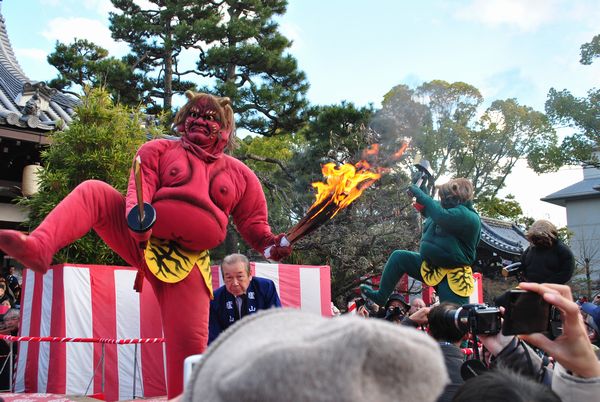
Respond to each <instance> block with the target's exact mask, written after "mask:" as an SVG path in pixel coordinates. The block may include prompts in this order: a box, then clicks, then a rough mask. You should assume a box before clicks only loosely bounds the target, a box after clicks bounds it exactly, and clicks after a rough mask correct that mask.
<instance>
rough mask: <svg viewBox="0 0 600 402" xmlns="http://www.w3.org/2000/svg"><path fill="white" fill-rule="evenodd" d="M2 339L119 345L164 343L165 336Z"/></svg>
mask: <svg viewBox="0 0 600 402" xmlns="http://www.w3.org/2000/svg"><path fill="white" fill-rule="evenodd" d="M0 339H4V340H5V341H9V342H85V343H109V344H117V345H129V344H135V343H164V342H165V339H164V338H142V339H110V338H64V337H59V336H12V335H0Z"/></svg>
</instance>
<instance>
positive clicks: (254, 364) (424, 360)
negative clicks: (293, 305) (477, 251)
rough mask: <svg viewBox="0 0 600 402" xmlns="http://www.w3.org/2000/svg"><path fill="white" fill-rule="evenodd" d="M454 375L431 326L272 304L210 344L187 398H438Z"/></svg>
mask: <svg viewBox="0 0 600 402" xmlns="http://www.w3.org/2000/svg"><path fill="white" fill-rule="evenodd" d="M249 340H250V341H249ZM447 380H448V375H447V372H446V367H445V365H444V359H443V356H442V353H441V351H440V347H439V345H438V344H437V342H435V341H434V340H433V339H432V338H431V337H429V336H428V335H427V334H425V333H424V332H421V331H417V330H415V329H413V328H408V327H404V326H401V325H392V324H390V323H388V322H385V321H384V320H365V319H362V318H359V317H356V316H348V315H346V316H340V317H338V318H335V319H332V318H326V317H322V316H320V315H316V314H311V313H307V312H303V311H300V310H294V309H269V310H263V311H259V312H258V313H256V314H253V315H250V316H247V317H246V318H244V319H243V320H240V321H238V322H236V323H235V324H233V325H232V326H231V327H230V328H229V329H227V330H226V331H225V332H223V333H222V334H221V336H220V337H219V338H217V339H216V340H215V342H213V343H212V344H211V345H210V346H209V347H208V349H207V350H206V352H205V353H204V355H203V357H202V359H201V360H200V361H199V362H198V364H197V365H196V367H195V368H194V371H193V373H192V375H191V377H190V380H189V381H188V382H187V384H186V390H185V393H184V395H183V397H182V400H181V401H182V402H192V401H201V400H203V401H213V402H227V401H232V402H233V401H240V400H243V401H248V402H253V401H256V402H259V401H260V402H270V401H273V402H274V401H316V402H318V401H331V402H334V401H349V402H352V401H357V402H358V401H361V402H362V401H365V400H372V401H419V402H434V401H436V400H437V399H438V396H439V395H440V394H441V393H442V390H443V389H444V386H445V384H446V382H447Z"/></svg>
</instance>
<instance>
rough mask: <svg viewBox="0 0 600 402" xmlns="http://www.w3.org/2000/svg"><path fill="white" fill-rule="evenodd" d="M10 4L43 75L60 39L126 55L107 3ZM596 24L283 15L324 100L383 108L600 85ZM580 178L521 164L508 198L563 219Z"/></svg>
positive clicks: (505, 5)
mask: <svg viewBox="0 0 600 402" xmlns="http://www.w3.org/2000/svg"><path fill="white" fill-rule="evenodd" d="M138 3H146V2H145V1H138ZM0 4H1V7H2V14H3V15H4V17H5V20H6V26H7V29H8V33H9V36H10V39H11V41H12V45H13V48H14V50H15V53H16V55H17V58H18V60H19V63H20V64H21V66H22V67H23V69H24V70H25V72H26V73H27V74H28V76H29V77H30V78H31V79H33V80H47V79H50V78H53V77H54V76H55V75H56V72H55V71H54V69H53V67H51V66H49V65H48V64H47V62H46V56H47V55H48V53H50V52H51V51H52V50H53V49H54V44H55V42H56V41H57V40H58V41H62V42H67V43H69V42H71V41H72V40H73V38H75V37H77V38H85V39H89V40H92V41H94V42H96V43H97V44H99V45H102V46H103V47H105V48H107V49H109V51H110V52H111V54H112V55H116V56H119V55H123V54H125V53H126V52H127V46H126V45H125V44H123V43H115V42H114V41H112V39H111V38H110V31H109V29H108V12H109V11H110V10H111V9H112V7H111V3H110V1H109V0H27V1H23V0H4V1H2V2H1V3H0ZM32 10H35V11H32ZM598 21H600V1H598V0H454V1H443V0H437V1H434V0H432V1H427V0H423V1H420V2H416V1H398V0H370V1H365V0H290V1H289V5H288V12H287V13H286V15H285V16H284V17H282V18H280V19H279V22H280V24H281V29H282V32H283V33H284V34H285V35H286V36H287V37H288V38H290V39H293V40H294V45H293V47H292V53H293V54H294V55H295V56H296V58H297V59H298V63H299V66H300V68H301V69H303V70H304V71H305V72H306V74H307V77H308V80H309V82H310V84H311V88H310V91H309V99H310V101H311V102H313V103H315V104H332V103H339V102H341V101H342V100H348V101H352V102H354V103H355V104H357V105H367V104H370V103H371V104H374V105H375V106H379V105H380V102H381V100H382V97H383V95H384V94H385V93H386V92H387V91H388V90H390V89H391V88H392V87H393V86H395V85H398V84H407V85H409V86H411V87H415V86H418V85H419V84H421V83H422V82H426V81H430V80H433V79H442V80H445V81H448V82H455V81H464V82H466V83H469V84H471V85H474V86H475V87H477V88H478V89H479V90H480V91H481V93H482V95H483V96H484V98H485V100H486V105H487V104H489V103H491V102H492V101H493V100H495V99H506V98H516V99H517V101H518V102H519V103H520V104H524V105H528V106H531V107H533V108H534V109H537V110H540V111H543V108H544V102H545V100H546V95H547V93H548V90H549V89H550V88H551V87H554V88H557V89H564V88H566V89H569V90H570V91H571V92H572V93H574V94H575V95H577V96H584V95H585V94H586V91H587V90H589V89H590V88H592V87H598V85H599V79H600V61H599V62H596V63H595V64H593V65H592V66H582V65H580V64H579V47H580V46H581V44H583V43H585V42H589V41H590V40H591V39H592V37H593V36H594V35H596V34H600V28H599V26H598ZM582 177H583V175H582V172H581V170H580V169H579V168H563V169H561V171H559V172H557V173H552V174H546V175H542V176H537V175H535V174H533V173H532V172H531V171H527V170H526V169H525V168H524V167H520V168H519V169H518V170H517V171H516V172H515V173H514V174H513V175H512V176H511V177H510V178H509V181H508V186H507V189H506V191H505V194H506V193H512V194H514V195H515V196H516V198H517V201H519V202H520V203H521V205H522V206H523V208H524V210H525V213H526V214H527V215H529V216H532V217H533V218H536V219H539V218H549V219H551V220H553V221H554V222H555V223H557V224H559V225H564V224H565V223H566V214H565V210H564V208H561V207H557V206H553V205H551V204H548V203H544V202H541V201H539V198H541V197H544V196H546V195H548V194H550V193H553V192H555V191H558V190H560V189H562V188H564V187H566V186H567V185H569V184H572V183H575V182H577V181H579V180H581V179H582Z"/></svg>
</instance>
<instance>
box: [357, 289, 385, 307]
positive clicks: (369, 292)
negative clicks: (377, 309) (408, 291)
mask: <svg viewBox="0 0 600 402" xmlns="http://www.w3.org/2000/svg"><path fill="white" fill-rule="evenodd" d="M360 292H361V293H362V294H363V295H364V296H365V297H368V298H369V299H371V300H373V301H374V302H375V303H377V305H379V306H385V303H386V302H387V297H385V298H384V297H382V295H380V294H379V292H378V291H376V290H373V289H372V288H371V287H370V286H369V285H360Z"/></svg>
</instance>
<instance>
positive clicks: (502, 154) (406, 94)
mask: <svg viewBox="0 0 600 402" xmlns="http://www.w3.org/2000/svg"><path fill="white" fill-rule="evenodd" d="M482 102H483V97H482V96H481V94H480V93H479V90H478V89H477V88H475V87H473V86H471V85H469V84H466V83H463V82H455V83H448V82H446V81H441V80H434V81H431V82H427V83H424V84H422V85H421V86H419V87H418V88H416V89H415V90H412V89H410V88H409V87H407V86H405V85H399V86H396V87H394V88H392V90H390V92H388V93H387V94H386V95H385V96H384V99H383V107H382V109H381V110H379V111H377V113H376V116H375V117H376V118H375V121H374V122H373V127H374V128H375V130H376V131H378V132H380V133H381V135H382V137H383V141H384V142H388V143H390V142H392V143H394V142H395V143H397V142H398V141H399V139H400V138H401V137H410V138H412V142H411V148H412V151H409V152H411V154H410V156H416V154H419V155H421V156H422V157H423V158H425V159H427V160H429V162H430V163H431V165H432V169H433V171H434V179H437V178H439V177H440V176H443V175H447V176H452V177H467V178H469V179H471V181H472V182H473V185H474V187H475V195H476V197H477V198H482V199H485V198H488V199H492V198H494V197H495V196H496V195H497V194H498V191H499V190H501V189H502V188H503V187H504V186H505V180H506V177H507V176H508V174H509V173H510V172H511V171H512V169H513V167H514V166H515V164H516V162H517V161H518V159H519V158H523V157H527V158H528V160H529V164H530V166H532V167H534V169H536V171H542V170H544V168H546V167H545V166H543V165H542V164H541V162H540V161H539V160H537V159H535V158H534V156H538V155H543V154H544V152H546V151H547V150H548V149H550V148H552V147H553V146H555V144H556V141H557V139H556V133H555V132H554V130H553V129H552V127H551V126H550V124H549V122H548V120H547V119H546V118H545V116H544V115H543V114H542V113H540V112H537V111H535V110H533V109H531V108H530V107H527V106H522V105H519V104H518V103H517V101H516V100H514V99H507V100H496V101H494V102H492V104H491V106H490V107H489V108H488V109H487V110H486V111H485V113H484V114H483V115H482V116H478V115H477V110H478V108H479V107H480V105H481V104H482Z"/></svg>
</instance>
